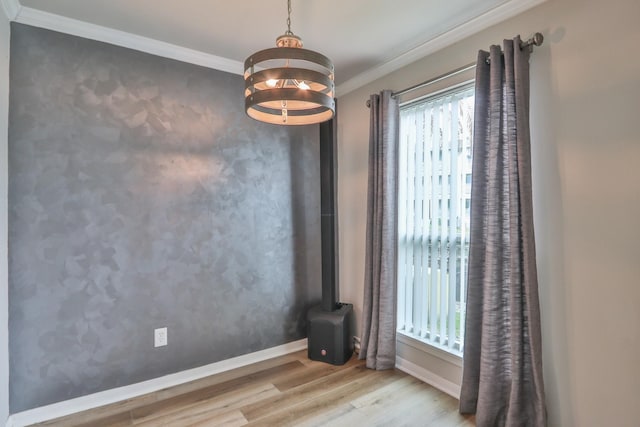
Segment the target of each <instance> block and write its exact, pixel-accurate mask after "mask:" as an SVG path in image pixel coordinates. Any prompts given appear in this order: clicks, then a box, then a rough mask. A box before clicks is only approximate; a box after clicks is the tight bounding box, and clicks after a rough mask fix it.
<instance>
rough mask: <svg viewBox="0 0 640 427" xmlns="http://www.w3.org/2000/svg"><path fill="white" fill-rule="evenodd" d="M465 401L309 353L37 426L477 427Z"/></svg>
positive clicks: (397, 375) (398, 375)
mask: <svg viewBox="0 0 640 427" xmlns="http://www.w3.org/2000/svg"><path fill="white" fill-rule="evenodd" d="M457 408H458V401H457V400H456V399H454V398H452V397H450V396H448V395H446V394H444V393H442V392H440V391H438V390H436V389H434V388H433V387H431V386H429V385H427V384H425V383H423V382H421V381H420V380H417V379H415V378H413V377H411V376H409V375H407V374H405V373H403V372H401V371H398V370H390V371H373V370H370V369H366V368H365V366H364V362H363V361H358V360H357V359H356V356H355V355H354V356H353V358H352V359H351V360H350V361H349V362H347V363H346V364H345V365H343V366H333V365H328V364H326V363H322V362H314V361H311V360H309V359H307V356H306V351H301V352H297V353H292V354H289V355H287V356H282V357H278V358H274V359H270V360H266V361H263V362H259V363H256V364H253V365H249V366H245V367H242V368H238V369H234V370H232V371H227V372H224V373H220V374H217V375H213V376H210V377H207V378H203V379H200V380H197V381H193V382H190V383H186V384H182V385H179V386H176V387H171V388H167V389H164V390H160V391H157V392H154V393H150V394H147V395H143V396H139V397H136V398H133V399H128V400H124V401H122V402H118V403H114V404H111V405H107V406H104V407H101V408H96V409H92V410H89V411H86V412H81V413H78V414H74V415H70V416H67V417H64V418H58V419H56V420H51V421H47V422H45V423H41V424H37V425H42V426H92V427H93V426H95V427H98V426H140V427H142V426H179V427H186V426H277V427H280V426H349V427H356V426H392V427H396V426H440V427H445V426H473V425H474V419H473V417H463V416H461V415H459V414H458V409H457Z"/></svg>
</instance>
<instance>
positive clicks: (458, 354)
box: [396, 78, 475, 367]
mask: <svg viewBox="0 0 640 427" xmlns="http://www.w3.org/2000/svg"><path fill="white" fill-rule="evenodd" d="M474 86H475V79H473V78H471V79H469V78H467V79H465V80H463V81H461V82H458V83H454V84H447V85H446V86H444V87H442V88H440V89H438V90H435V91H432V92H429V93H425V94H422V95H420V96H417V97H415V98H413V99H409V100H406V101H403V102H400V114H402V110H405V109H408V108H411V107H413V106H417V105H420V104H423V103H427V102H434V101H437V100H439V99H441V98H445V97H448V96H450V95H451V94H452V93H456V92H464V91H468V90H471V91H473V88H474ZM473 114H474V113H473V111H472V112H471V120H472V126H473ZM400 126H402V120H401V123H400ZM471 139H473V128H471ZM471 144H472V142H471ZM470 147H472V145H470ZM464 149H465V147H462V150H463V152H462V153H461V154H460V156H464V155H465V154H464ZM442 151H443V150H442V149H440V150H439V156H442ZM440 160H442V159H440ZM425 163H426V162H425ZM465 172H466V171H465ZM468 173H469V174H470V173H471V172H470V170H469V171H468ZM442 176H443V174H442V173H440V174H438V177H439V178H438V179H439V180H443V178H442ZM462 180H463V187H462V189H461V193H462V197H463V198H462V200H466V201H465V202H463V204H462V205H461V206H460V211H461V215H466V212H467V209H466V203H467V202H468V201H469V200H470V196H469V198H468V199H467V198H465V197H464V196H465V194H468V193H469V191H468V190H467V191H465V190H464V188H465V187H464V185H465V182H466V181H467V177H466V176H465V175H464V174H463V175H462ZM443 181H444V180H443ZM448 181H449V183H450V182H451V176H450V175H449V177H448ZM467 185H468V184H467ZM449 187H450V185H449ZM468 188H470V187H468ZM448 199H449V203H450V197H449V198H448ZM439 202H440V203H441V199H439ZM398 211H400V208H398ZM399 220H400V218H399ZM447 222H448V219H447ZM398 227H399V226H398ZM400 239H401V236H400V235H398V242H397V244H398V246H400ZM460 240H462V236H460ZM466 243H467V247H466V251H467V252H466V254H467V256H468V241H467V242H466ZM465 267H466V268H468V265H466V266H465ZM460 274H461V275H462V274H465V275H466V270H465V271H464V272H461V273H460ZM396 286H398V290H399V288H400V286H401V284H400V277H399V273H398V275H397V276H396ZM398 303H400V300H398ZM461 321H464V316H462V319H461ZM403 323H404V322H403ZM400 325H401V323H400V322H398V329H397V331H396V332H397V334H398V342H400V343H402V344H405V345H408V346H410V347H414V348H416V349H418V350H422V351H425V352H427V353H430V354H432V355H434V356H437V357H439V358H441V359H443V360H446V361H448V362H450V363H452V364H454V365H456V366H459V367H461V366H462V351H463V350H462V349H463V341H464V335H461V336H460V341H462V342H459V343H458V344H456V345H457V346H458V347H457V349H458V350H457V351H452V349H451V348H449V347H448V346H445V345H441V343H438V342H433V341H428V340H427V338H421V337H420V336H417V335H416V334H413V333H408V332H407V331H404V330H401V329H399V328H400Z"/></svg>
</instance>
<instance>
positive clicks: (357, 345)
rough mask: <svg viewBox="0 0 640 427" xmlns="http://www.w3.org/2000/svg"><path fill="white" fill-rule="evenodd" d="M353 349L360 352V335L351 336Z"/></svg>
mask: <svg viewBox="0 0 640 427" xmlns="http://www.w3.org/2000/svg"><path fill="white" fill-rule="evenodd" d="M353 350H354V351H355V352H356V354H360V337H356V336H354V337H353Z"/></svg>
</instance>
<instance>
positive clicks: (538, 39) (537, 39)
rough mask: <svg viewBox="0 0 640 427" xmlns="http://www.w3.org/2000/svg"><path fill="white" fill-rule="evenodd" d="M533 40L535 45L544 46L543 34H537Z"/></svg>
mask: <svg viewBox="0 0 640 427" xmlns="http://www.w3.org/2000/svg"><path fill="white" fill-rule="evenodd" d="M531 40H532V41H533V44H534V45H536V46H540V45H542V42H543V41H544V36H543V35H542V33H535V34H534V35H533V38H532V39H531Z"/></svg>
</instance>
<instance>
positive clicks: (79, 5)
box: [2, 0, 540, 93]
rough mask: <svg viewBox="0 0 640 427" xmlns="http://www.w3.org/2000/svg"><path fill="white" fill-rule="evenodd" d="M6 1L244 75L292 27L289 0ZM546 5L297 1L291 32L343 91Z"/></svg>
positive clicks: (532, 0) (488, 0)
mask: <svg viewBox="0 0 640 427" xmlns="http://www.w3.org/2000/svg"><path fill="white" fill-rule="evenodd" d="M2 1H3V2H4V3H11V2H13V3H15V4H16V5H17V6H15V7H16V8H17V9H16V10H20V9H22V11H21V12H20V13H16V15H17V16H18V18H20V15H21V14H22V15H25V14H24V13H23V12H24V11H25V10H28V11H29V12H31V14H30V16H32V15H33V12H34V11H35V12H48V13H51V14H55V15H59V16H62V17H66V18H72V19H73V20H78V21H82V22H85V23H89V24H94V25H98V26H101V27H106V28H108V29H114V30H119V31H122V32H125V33H130V34H133V35H137V36H142V37H145V38H149V39H154V40H158V41H162V42H165V43H169V44H172V45H177V46H180V47H185V48H189V49H192V50H195V51H198V52H203V53H205V54H209V55H214V56H216V57H221V58H225V59H226V60H231V61H235V62H237V65H236V64H233V67H236V66H237V68H238V69H237V71H236V72H237V73H242V65H241V63H242V62H244V60H245V59H246V57H247V56H249V55H250V54H251V53H253V52H255V51H257V50H261V49H266V48H269V47H273V46H275V39H276V37H277V36H279V35H281V34H283V33H284V31H285V30H286V29H287V27H286V18H287V3H286V1H285V0H233V1H230V0H225V1H223V0H181V1H175V0H135V1H131V0H92V1H86V0H47V1H43V0H20V2H19V3H18V2H17V1H16V0H2ZM539 2H540V0H537V1H536V0H402V1H397V0H396V1H389V0H292V15H291V30H292V31H293V32H294V33H295V34H296V35H298V36H300V37H302V39H303V41H304V47H305V48H307V49H311V50H315V51H318V52H320V53H323V54H325V55H326V56H328V57H330V58H331V59H332V60H333V62H334V65H335V69H336V83H337V85H338V89H340V85H341V84H344V83H347V82H353V81H356V80H358V78H359V77H360V76H362V75H366V74H367V73H369V74H371V70H374V69H377V68H378V69H379V68H385V65H388V64H393V63H396V64H399V59H400V58H403V57H405V58H408V59H407V60H411V59H412V60H415V59H418V58H417V57H415V56H416V55H415V54H416V53H417V54H420V51H421V49H422V50H423V51H424V47H425V46H428V45H429V44H430V43H433V41H434V40H438V39H439V38H442V37H443V35H445V36H446V35H447V34H451V33H452V32H455V31H456V29H460V28H463V27H465V26H466V27H469V26H472V27H473V26H474V23H481V22H482V23H484V26H485V27H486V26H488V25H491V24H493V23H496V22H498V20H502V19H506V18H508V17H509V16H511V15H514V14H515V13H519V12H520V11H522V10H523V8H524V7H526V8H528V7H531V6H532V5H534V4H537V3H539ZM507 10H513V13H505V11H507ZM49 18H50V17H49ZM16 20H18V21H20V19H16ZM25 23H31V22H25ZM475 27H478V25H475ZM480 29H482V28H476V31H478V30H480ZM467 35H468V34H467ZM459 38H462V36H460V37H459ZM455 41H457V40H453V41H451V42H452V43H453V42H455ZM440 47H444V46H440ZM412 53H413V55H411V54H412ZM426 53H430V52H426ZM426 53H425V54H426ZM422 56H424V55H422ZM407 60H405V61H404V62H406V63H408V62H407ZM400 62H402V61H400ZM406 63H402V64H399V66H402V65H406ZM386 68H387V69H388V68H389V67H388V66H387V67H386ZM389 71H393V70H387V72H389ZM369 80H372V79H369ZM347 86H348V84H347ZM352 86H353V85H352ZM338 93H340V92H338Z"/></svg>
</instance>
